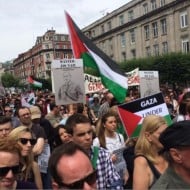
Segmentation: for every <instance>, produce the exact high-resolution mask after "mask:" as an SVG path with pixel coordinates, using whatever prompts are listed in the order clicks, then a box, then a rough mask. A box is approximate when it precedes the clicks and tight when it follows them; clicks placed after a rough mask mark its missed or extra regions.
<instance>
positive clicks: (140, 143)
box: [133, 115, 168, 190]
mask: <svg viewBox="0 0 190 190" xmlns="http://www.w3.org/2000/svg"><path fill="white" fill-rule="evenodd" d="M166 128H167V123H166V121H165V119H164V118H163V117H161V116H158V115H149V116H147V117H145V118H144V120H143V123H142V129H141V132H140V135H139V137H138V140H137V143H136V145H135V159H134V172H133V189H134V190H139V189H143V190H146V189H150V188H151V186H152V185H153V184H154V183H155V181H156V180H157V179H158V178H159V177H160V175H161V174H162V173H163V172H164V171H165V170H166V168H167V166H168V163H167V161H166V160H165V159H164V158H163V156H162V155H160V154H159V151H160V150H161V149H162V147H163V146H162V144H161V143H160V142H159V136H160V134H161V133H162V132H163V131H164V130H165V129H166Z"/></svg>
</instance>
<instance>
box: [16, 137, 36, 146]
mask: <svg viewBox="0 0 190 190" xmlns="http://www.w3.org/2000/svg"><path fill="white" fill-rule="evenodd" d="M19 141H20V142H21V143H22V144H23V145H25V144H27V143H28V141H29V142H30V144H31V145H35V144H36V139H26V138H20V139H19Z"/></svg>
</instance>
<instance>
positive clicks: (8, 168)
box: [0, 165, 20, 177]
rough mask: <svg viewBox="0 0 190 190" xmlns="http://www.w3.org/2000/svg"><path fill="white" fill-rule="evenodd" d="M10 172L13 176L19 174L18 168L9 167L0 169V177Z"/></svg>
mask: <svg viewBox="0 0 190 190" xmlns="http://www.w3.org/2000/svg"><path fill="white" fill-rule="evenodd" d="M10 170H11V171H12V172H13V174H14V175H16V174H18V173H20V166H19V165H16V166H11V167H0V177H4V176H6V175H7V174H8V172H9V171H10Z"/></svg>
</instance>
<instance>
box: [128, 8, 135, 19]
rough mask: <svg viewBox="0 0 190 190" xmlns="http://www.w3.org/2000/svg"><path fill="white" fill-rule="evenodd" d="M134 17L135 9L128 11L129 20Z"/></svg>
mask: <svg viewBox="0 0 190 190" xmlns="http://www.w3.org/2000/svg"><path fill="white" fill-rule="evenodd" d="M133 19H134V12H133V10H131V11H129V12H128V21H132V20H133Z"/></svg>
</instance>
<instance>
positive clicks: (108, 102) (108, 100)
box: [98, 92, 114, 118]
mask: <svg viewBox="0 0 190 190" xmlns="http://www.w3.org/2000/svg"><path fill="white" fill-rule="evenodd" d="M105 97H106V101H105V102H104V103H103V104H102V105H101V106H100V108H99V110H98V118H101V117H102V116H103V115H104V114H105V113H107V112H108V111H109V109H110V107H111V102H112V99H113V98H114V97H113V94H112V93H110V92H107V93H106V95H105Z"/></svg>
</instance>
